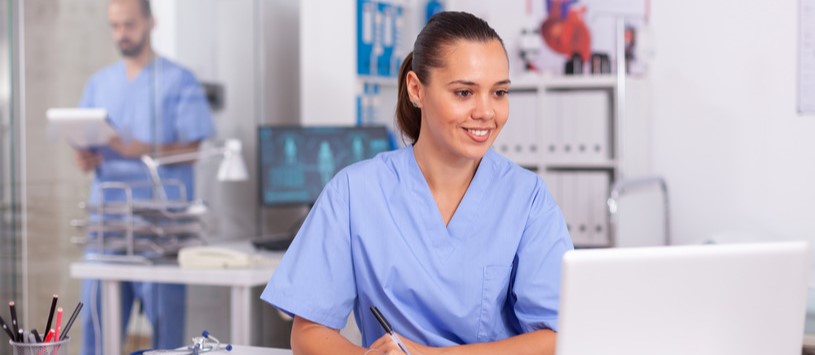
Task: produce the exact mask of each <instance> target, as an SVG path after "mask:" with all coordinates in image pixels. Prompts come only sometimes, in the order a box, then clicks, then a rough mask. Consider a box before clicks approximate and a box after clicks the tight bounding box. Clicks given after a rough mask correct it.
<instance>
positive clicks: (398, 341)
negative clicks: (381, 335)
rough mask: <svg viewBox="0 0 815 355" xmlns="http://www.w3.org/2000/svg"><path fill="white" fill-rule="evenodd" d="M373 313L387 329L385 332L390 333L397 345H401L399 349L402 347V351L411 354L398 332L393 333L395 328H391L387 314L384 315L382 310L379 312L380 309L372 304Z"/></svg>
mask: <svg viewBox="0 0 815 355" xmlns="http://www.w3.org/2000/svg"><path fill="white" fill-rule="evenodd" d="M371 313H373V314H374V317H375V318H376V320H377V321H379V324H380V325H382V328H383V329H385V332H387V333H388V334H390V336H391V339H393V341H394V342H395V343H396V345H399V349H402V352H404V353H405V354H407V355H410V352H409V351H408V350H407V347H405V344H402V342H401V341H400V340H399V338H397V337H396V334H393V328H391V324H390V323H388V320H387V319H385V316H384V315H382V312H379V309H378V308H376V306H371Z"/></svg>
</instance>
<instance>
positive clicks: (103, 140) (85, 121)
mask: <svg viewBox="0 0 815 355" xmlns="http://www.w3.org/2000/svg"><path fill="white" fill-rule="evenodd" d="M46 116H47V117H48V136H49V137H50V138H51V139H52V140H53V139H56V138H57V137H60V138H62V139H64V140H65V141H66V142H67V143H68V144H70V145H71V146H73V147H75V148H86V147H90V146H95V145H105V144H107V143H108V141H110V139H111V138H112V137H113V136H114V135H115V134H116V130H114V129H113V127H112V126H111V125H110V124H109V123H108V121H107V117H108V112H107V110H105V109H101V108H51V109H48V111H47V112H46Z"/></svg>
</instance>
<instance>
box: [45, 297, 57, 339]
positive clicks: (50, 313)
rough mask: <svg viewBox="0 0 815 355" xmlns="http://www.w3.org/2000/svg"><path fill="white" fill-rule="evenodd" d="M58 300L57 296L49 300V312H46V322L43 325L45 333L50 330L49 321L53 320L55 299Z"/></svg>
mask: <svg viewBox="0 0 815 355" xmlns="http://www.w3.org/2000/svg"><path fill="white" fill-rule="evenodd" d="M58 298H59V296H58V295H56V294H55V295H54V298H53V299H52V300H51V311H50V312H48V322H47V323H45V331H46V332H47V331H48V329H51V321H52V320H54V310H55V309H57V299H58Z"/></svg>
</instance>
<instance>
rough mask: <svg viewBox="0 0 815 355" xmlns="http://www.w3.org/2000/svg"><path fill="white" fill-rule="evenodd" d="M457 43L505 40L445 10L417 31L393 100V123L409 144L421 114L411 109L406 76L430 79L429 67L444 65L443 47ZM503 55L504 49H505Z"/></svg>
mask: <svg viewBox="0 0 815 355" xmlns="http://www.w3.org/2000/svg"><path fill="white" fill-rule="evenodd" d="M458 40H468V41H476V42H488V41H492V40H498V41H499V42H500V43H501V46H502V47H503V46H504V41H502V40H501V37H499V36H498V33H496V32H495V30H494V29H492V27H490V25H489V24H487V22H486V21H484V20H482V19H480V18H478V17H475V16H473V15H472V14H469V13H466V12H453V11H445V12H440V13H438V14H435V15H433V17H431V18H430V20H429V21H427V25H425V27H424V28H423V29H422V31H421V32H419V35H418V36H417V37H416V42H415V43H414V44H413V51H412V52H410V53H409V54H408V55H407V57H405V61H404V62H403V63H402V68H401V69H400V70H399V93H398V98H397V101H396V124H397V125H398V126H399V129H400V130H401V131H402V133H404V134H405V136H407V137H408V138H409V139H410V140H412V142H411V143H416V140H418V139H419V128H421V124H422V111H421V110H420V109H419V108H417V107H415V106H413V103H412V102H411V101H410V96H409V95H408V92H407V80H406V79H407V74H408V72H410V71H411V70H412V71H413V72H414V73H416V76H417V77H419V81H420V82H421V83H422V84H427V83H428V82H429V80H430V68H441V67H443V66H444V64H445V63H444V58H443V55H444V53H445V51H444V50H443V49H444V48H443V47H444V46H447V45H450V44H452V43H453V42H455V41H458ZM504 52H505V53H506V48H504Z"/></svg>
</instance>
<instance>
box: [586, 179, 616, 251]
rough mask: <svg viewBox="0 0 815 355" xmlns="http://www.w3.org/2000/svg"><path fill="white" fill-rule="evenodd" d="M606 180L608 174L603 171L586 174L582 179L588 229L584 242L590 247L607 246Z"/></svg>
mask: <svg viewBox="0 0 815 355" xmlns="http://www.w3.org/2000/svg"><path fill="white" fill-rule="evenodd" d="M608 179H609V176H608V173H607V172H604V171H592V172H586V173H584V174H583V177H582V185H583V188H584V189H585V190H586V196H587V197H586V199H585V201H584V202H585V211H586V213H587V227H588V231H587V235H586V242H587V244H589V245H591V246H609V239H608V237H609V236H608V212H607V209H606V198H607V196H608V183H609V180H608Z"/></svg>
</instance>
